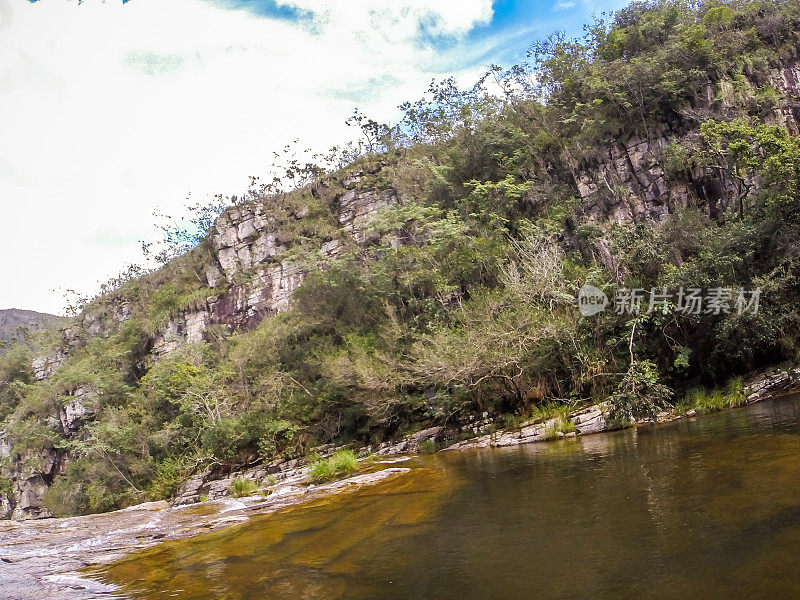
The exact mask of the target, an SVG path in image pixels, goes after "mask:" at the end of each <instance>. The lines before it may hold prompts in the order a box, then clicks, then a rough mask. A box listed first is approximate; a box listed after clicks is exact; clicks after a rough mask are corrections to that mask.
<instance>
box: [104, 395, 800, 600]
mask: <svg viewBox="0 0 800 600" xmlns="http://www.w3.org/2000/svg"><path fill="white" fill-rule="evenodd" d="M103 577H104V578H105V579H106V580H108V581H113V582H116V583H119V584H121V585H123V587H124V589H126V590H127V591H128V592H129V594H130V596H131V597H133V598H147V599H151V598H159V599H161V598H182V599H183V598H185V599H192V600H204V599H212V598H213V599H237V600H239V599H248V600H249V599H265V600H267V599H272V598H275V599H287V600H292V599H295V598H309V599H311V598H314V599H317V598H319V599H328V598H330V599H335V598H342V599H345V598H346V599H348V600H351V599H355V600H358V599H378V598H380V599H395V598H396V599H401V598H414V599H418V598H434V599H454V600H467V599H473V598H474V599H495V598H496V599H498V600H499V599H502V600H511V599H517V598H519V599H523V598H524V599H526V600H531V599H542V600H550V599H553V600H555V599H587V600H588V599H592V600H596V599H601V598H602V599H605V598H608V599H615V600H620V599H623V600H625V599H634V598H635V599H641V598H653V599H668V598H669V599H680V600H687V599H698V600H699V599H703V600H712V599H717V598H719V599H722V598H725V599H729V598H748V599H751V598H752V599H759V598H760V599H772V598H775V599H781V600H784V599H790V598H800V397H793V398H787V399H783V400H780V401H774V402H765V403H761V404H756V405H753V406H750V407H747V408H743V409H738V410H734V411H728V412H723V413H718V414H716V415H711V416H705V417H701V418H697V419H694V420H683V421H678V422H676V423H673V424H670V425H665V426H659V427H655V428H652V429H649V430H644V431H643V430H640V431H638V432H634V431H626V432H618V433H614V434H603V435H596V436H588V437H585V438H578V439H575V440H570V441H566V440H565V441H561V442H555V443H551V444H534V445H529V446H522V447H518V448H511V449H503V450H498V449H494V450H488V449H487V450H480V451H472V452H462V453H456V452H453V453H441V454H437V455H435V456H432V457H427V458H424V459H420V460H419V462H417V463H415V469H414V471H413V472H412V473H411V474H408V475H405V476H399V477H396V478H394V479H391V480H389V481H386V482H384V483H382V484H379V485H377V486H374V487H372V488H370V489H366V490H362V491H360V492H356V493H352V494H347V495H344V496H342V497H339V498H335V499H328V500H324V501H318V502H315V503H314V504H311V505H305V506H302V507H295V508H291V509H287V510H284V511H282V512H280V513H277V514H274V515H267V516H263V517H256V518H255V519H253V520H252V521H250V522H249V523H246V524H244V525H241V526H238V527H234V528H231V529H227V530H225V531H221V532H216V533H212V534H208V535H205V536H200V537H197V538H193V539H190V540H183V541H179V542H169V543H165V544H162V545H161V546H158V547H156V548H152V549H150V550H147V551H143V552H139V553H136V554H133V555H131V556H130V557H128V558H126V559H124V560H123V561H120V562H118V563H116V564H114V565H112V566H110V567H109V568H107V569H106V570H105V571H104V572H103Z"/></svg>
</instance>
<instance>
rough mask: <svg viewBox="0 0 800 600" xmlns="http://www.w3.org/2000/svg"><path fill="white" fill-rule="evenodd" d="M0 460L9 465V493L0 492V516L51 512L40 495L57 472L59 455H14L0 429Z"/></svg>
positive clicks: (25, 516) (38, 515) (29, 516)
mask: <svg viewBox="0 0 800 600" xmlns="http://www.w3.org/2000/svg"><path fill="white" fill-rule="evenodd" d="M0 460H2V461H4V462H8V463H10V465H11V472H10V475H11V477H10V482H11V493H10V494H6V493H0V519H8V518H11V519H14V520H21V519H38V518H42V517H50V516H52V514H51V513H50V511H49V510H48V509H47V507H46V506H45V505H44V502H43V501H42V498H44V495H45V493H46V492H47V490H48V488H49V486H50V483H51V482H52V480H53V477H55V475H56V474H57V473H58V472H59V470H60V467H61V464H60V457H59V455H58V453H57V452H56V451H55V450H44V451H42V452H41V453H39V454H26V455H24V456H15V455H14V453H13V448H12V447H11V444H10V443H9V442H8V440H7V439H6V437H5V436H4V434H3V433H2V432H0Z"/></svg>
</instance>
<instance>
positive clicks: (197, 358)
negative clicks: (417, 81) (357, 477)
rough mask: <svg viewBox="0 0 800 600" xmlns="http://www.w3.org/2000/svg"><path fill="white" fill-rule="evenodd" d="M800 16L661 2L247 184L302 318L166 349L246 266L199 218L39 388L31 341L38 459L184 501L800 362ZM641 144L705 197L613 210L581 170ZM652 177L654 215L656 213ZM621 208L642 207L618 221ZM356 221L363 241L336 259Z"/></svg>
mask: <svg viewBox="0 0 800 600" xmlns="http://www.w3.org/2000/svg"><path fill="white" fill-rule="evenodd" d="M798 32H800V6H799V5H798V4H797V2H793V1H768V0H760V1H753V2H738V1H737V2H728V3H722V2H706V3H703V4H700V5H695V4H688V3H683V2H678V1H675V2H655V3H642V2H636V3H634V4H631V5H630V6H629V7H627V8H625V9H623V10H621V11H619V12H618V13H617V14H616V15H615V16H614V18H613V19H612V20H611V21H609V22H597V23H595V24H594V25H593V26H592V27H589V28H588V29H587V35H586V38H585V39H584V40H566V39H563V38H561V37H559V36H554V37H551V38H549V39H548V40H545V41H543V42H541V43H539V44H536V45H535V46H534V47H533V48H532V49H531V52H530V60H531V64H529V65H520V66H518V67H515V68H513V69H510V70H503V69H499V68H497V69H492V70H491V71H490V73H489V74H488V75H487V78H485V79H484V81H483V82H481V84H480V85H478V86H476V87H475V88H473V89H470V90H459V89H457V88H456V87H455V86H454V85H453V82H452V81H445V82H442V83H441V84H437V85H433V86H432V87H431V90H430V91H429V94H428V95H427V96H426V97H425V98H424V99H423V100H421V101H419V102H417V103H413V104H412V103H409V104H407V105H404V107H403V109H404V120H403V122H402V123H401V124H400V125H399V126H398V127H395V128H389V127H385V126H380V125H377V124H375V123H373V122H366V121H365V120H363V119H362V120H361V121H360V122H359V124H360V125H361V126H362V128H363V130H364V133H365V135H366V137H367V139H368V140H369V150H370V152H369V153H367V154H366V155H365V156H362V157H359V158H357V159H356V160H355V162H354V163H353V164H351V165H348V166H346V167H345V168H343V169H342V170H341V171H337V172H333V173H326V174H322V173H321V172H320V171H319V170H318V169H310V170H309V169H307V170H305V171H303V172H304V173H305V174H308V173H309V172H310V173H312V175H314V176H315V181H314V182H313V183H309V184H308V185H305V186H304V187H301V188H299V189H297V190H295V191H293V192H289V193H282V192H279V193H271V191H270V190H268V189H266V188H264V189H262V191H261V193H252V194H251V195H250V196H248V197H247V198H246V199H245V205H247V203H251V204H260V205H263V206H264V207H265V212H266V213H269V214H270V215H272V217H273V218H274V219H275V222H276V223H277V225H276V227H275V231H276V236H277V237H278V238H279V239H278V242H277V243H279V244H281V245H282V246H281V247H283V248H286V250H285V252H284V253H283V254H281V255H279V256H277V257H275V258H274V260H275V261H288V262H292V263H293V264H298V265H301V266H302V268H303V269H305V271H307V274H306V276H305V280H304V282H303V285H302V287H300V288H299V289H298V290H297V291H295V292H294V293H293V295H292V298H291V302H290V304H289V307H288V309H287V310H284V311H282V312H280V313H278V314H276V315H274V316H270V317H268V318H265V319H263V320H261V321H260V323H258V324H257V325H255V327H250V328H248V327H244V328H242V329H240V330H239V331H235V332H231V331H230V330H229V329H227V328H226V327H223V326H221V325H220V326H218V325H211V326H209V327H208V328H207V329H206V331H205V335H204V339H205V341H204V342H201V343H194V344H188V345H183V346H182V347H180V348H178V349H176V350H173V351H172V352H169V353H167V354H165V355H163V356H161V357H160V358H158V360H154V357H153V355H152V350H153V345H154V340H155V339H156V337H157V336H158V335H159V333H160V332H162V331H163V329H164V328H165V327H166V326H167V325H168V323H169V322H170V320H171V319H172V318H174V317H176V316H177V315H180V314H181V313H183V312H184V311H186V310H187V309H190V308H191V307H192V306H194V305H196V304H198V303H202V302H204V301H205V299H206V298H207V297H208V296H212V295H217V296H219V295H221V294H222V293H224V292H225V289H226V288H225V285H227V284H225V285H219V284H215V283H212V282H210V281H209V280H208V278H207V276H206V275H205V269H206V267H207V266H208V265H209V264H210V262H211V261H212V260H213V258H214V248H213V246H212V244H211V243H210V241H209V239H208V238H202V236H201V237H200V238H197V239H194V238H193V237H192V235H191V234H190V235H188V237H183V238H180V239H179V240H178V242H179V243H186V245H185V246H184V249H188V248H193V249H191V250H190V251H189V252H188V253H186V254H184V255H183V256H181V257H180V258H177V259H175V260H173V261H172V262H170V263H168V264H167V265H166V266H165V267H164V268H163V269H161V270H159V271H157V272H154V273H150V274H146V275H144V276H142V277H139V278H132V279H130V280H129V281H120V282H119V284H120V285H119V286H118V287H116V289H114V290H110V291H109V292H108V293H107V294H106V295H104V296H102V297H100V298H98V299H95V300H94V301H92V302H91V303H90V304H89V305H87V306H86V308H85V310H84V318H83V320H80V319H78V320H77V321H76V325H75V327H74V331H73V332H72V335H73V339H76V340H78V341H79V343H75V344H74V346H73V348H72V350H70V355H69V357H68V359H67V360H66V362H65V363H64V364H63V365H61V366H60V368H58V369H57V370H55V373H54V374H53V375H52V376H51V377H50V378H49V379H47V380H45V381H38V382H35V381H34V377H33V373H32V372H31V370H30V369H29V368H28V366H27V365H28V364H29V362H30V359H31V358H32V357H27V358H26V357H24V354H23V350H14V351H13V352H8V353H7V354H6V356H5V357H4V358H3V362H2V364H0V417H5V418H6V421H5V423H4V424H3V425H2V429H4V430H5V432H6V436H7V437H8V439H9V440H10V441H11V443H12V444H13V454H14V456H19V457H23V456H24V457H28V460H31V461H34V460H35V458H36V457H37V456H40V455H41V454H42V452H45V453H46V452H47V451H48V450H49V449H53V448H55V449H56V451H57V452H59V453H61V455H65V454H66V455H68V456H69V457H70V459H69V460H68V461H67V463H66V466H65V467H64V469H63V473H62V474H60V475H58V476H57V477H56V478H55V481H54V483H53V485H52V486H51V487H50V491H49V492H48V495H47V498H46V501H47V504H48V506H49V507H50V508H51V509H52V510H53V511H54V512H56V513H58V514H67V513H79V512H92V511H101V510H108V509H112V508H115V507H119V506H123V505H125V504H129V503H133V502H137V501H141V500H145V499H155V498H163V497H168V496H170V495H171V494H173V493H174V492H175V490H176V487H177V485H178V484H179V483H180V481H181V480H182V479H183V478H184V477H186V476H187V475H189V474H190V473H192V472H195V471H197V470H199V469H201V468H205V467H214V468H222V469H224V468H230V467H232V466H236V465H242V464H249V463H252V462H254V461H257V460H262V459H271V458H274V457H276V456H299V455H303V454H305V453H307V452H309V451H310V449H311V448H313V447H314V446H315V445H319V444H324V443H329V442H337V443H339V442H348V441H356V442H358V443H370V442H377V441H381V440H383V439H385V438H387V437H389V436H392V435H397V434H399V433H403V432H405V431H408V430H410V429H412V428H415V427H420V426H422V424H428V423H438V424H447V423H452V422H454V421H458V419H460V418H462V417H463V416H464V415H468V414H471V413H475V412H483V411H491V412H495V413H501V414H507V415H524V414H530V413H531V412H532V411H534V410H536V409H537V407H540V406H544V405H547V406H551V403H556V404H574V403H575V402H578V401H581V400H588V399H609V400H610V401H611V403H612V412H613V416H614V417H615V418H618V419H619V420H620V421H624V420H626V419H630V418H631V417H641V416H643V415H646V414H648V413H651V412H652V411H654V410H657V409H658V408H659V407H661V406H665V405H666V404H667V403H669V402H671V401H674V400H675V394H676V393H677V394H679V395H682V394H683V393H684V392H685V390H686V389H688V388H690V387H694V386H697V385H699V384H704V385H717V384H722V383H724V382H725V381H726V380H727V379H728V378H730V377H733V376H735V375H737V374H741V373H744V372H746V371H747V370H750V369H752V368H754V367H757V366H759V365H763V364H767V363H772V362H778V361H780V360H786V359H796V358H797V357H798V356H797V353H798V336H799V335H800V314H799V313H798V306H799V304H798V299H800V265H799V264H798V260H799V259H800V251H798V245H799V243H800V221H798V212H800V197H798V194H799V193H800V191H799V190H798V185H799V184H798V182H799V181H800V142H799V141H798V138H797V137H796V136H795V135H792V134H791V133H790V132H789V131H788V130H787V128H786V127H794V130H793V133H795V134H796V131H797V125H798V124H799V123H800V122H799V121H798V114H799V112H798V111H800V109H799V108H798V98H797V96H796V93H797V89H798V84H797V82H796V81H795V82H794V83H791V81H790V82H789V86H788V87H785V86H784V89H782V88H781V87H780V86H778V85H776V77H778V76H781V75H780V74H781V73H784V72H785V71H787V70H789V71H791V72H792V73H794V75H792V76H793V77H796V74H797V73H798V72H800V71H798V66H797V65H798V35H799V34H798ZM776 74H777V75H776ZM490 81H491V82H492V84H491V86H490V85H489V83H488V82H490ZM792 81H794V80H792ZM784 83H786V81H785V80H784ZM792 85H793V86H794V88H792ZM792 89H794V91H792ZM487 90H490V91H491V93H490V91H487ZM498 90H499V91H500V93H497V91H498ZM787 90H788V91H787ZM793 94H794V95H793ZM631 140H636V143H637V144H644V145H645V146H647V151H648V152H649V153H650V154H651V155H656V156H657V157H658V160H659V161H660V164H661V165H663V179H662V180H661V181H662V184H663V185H664V186H666V187H668V188H673V189H682V190H686V192H685V198H686V200H687V201H686V202H685V203H683V204H681V203H680V202H677V201H674V200H672V201H664V200H662V201H661V203H662V204H663V203H664V202H666V203H667V204H668V206H666V207H665V210H663V211H661V212H658V210H659V206H660V205H659V203H658V202H655V201H652V200H651V199H647V198H648V194H649V193H650V192H649V191H648V190H649V189H650V188H647V189H644V188H645V187H647V186H645V185H644V184H641V183H636V182H635V181H634V182H633V183H630V184H628V186H627V187H626V186H625V185H618V184H616V183H614V184H613V185H612V183H613V182H609V181H608V179H606V180H605V183H604V185H603V184H602V177H600V179H601V185H600V189H599V191H598V192H597V193H596V194H595V196H596V197H595V199H594V200H592V202H593V206H595V207H596V206H599V207H600V208H593V209H592V210H599V211H600V212H599V213H597V214H601V215H603V216H602V218H597V217H596V216H590V214H589V212H590V211H589V210H588V209H587V195H586V194H584V193H582V192H581V190H580V189H579V186H578V182H579V181H581V174H583V173H596V172H598V169H599V167H600V166H601V165H602V164H605V163H611V162H613V160H614V158H615V157H613V156H611V157H609V154H608V152H609V151H608V148H609V146H610V145H611V144H613V143H620V144H623V145H625V144H627V143H628V142H629V141H631ZM660 140H666V142H667V143H664V144H662V143H661V141H660ZM631 168H632V169H633V171H634V172H636V171H637V169H638V168H639V167H638V166H637V165H632V167H631ZM356 169H360V170H361V171H362V172H364V173H366V174H365V175H364V176H363V177H362V180H361V182H360V184H359V185H360V186H362V187H370V186H371V187H372V188H374V189H376V190H384V189H389V188H391V189H393V190H395V191H396V193H397V195H398V197H399V199H400V202H399V203H397V204H395V205H392V206H390V207H388V208H386V209H384V210H383V211H382V212H381V213H380V214H379V216H378V218H377V219H375V220H374V221H372V222H371V223H370V224H369V225H368V226H366V227H365V230H364V231H363V232H362V233H363V236H364V239H363V240H362V241H361V243H359V244H356V243H353V242H352V241H350V242H347V241H346V240H345V238H344V237H342V236H341V228H340V224H339V222H338V221H337V218H336V215H335V213H334V207H335V205H336V203H337V202H338V200H337V198H338V197H339V196H340V195H341V193H342V192H343V191H344V190H345V189H346V184H345V183H344V181H345V179H346V178H347V177H348V176H349V174H350V173H351V172H352V171H353V170H356ZM298 172H299V171H298ZM662 184H659V185H662ZM636 186H639V187H641V188H642V189H643V190H644V191H641V190H640V191H641V194H640V195H641V196H642V197H644V198H646V199H647V200H646V202H647V203H649V208H647V207H645V209H643V210H640V209H642V207H641V206H634V205H635V204H636V202H639V201H638V200H636V201H634V200H632V197H633V196H632V190H634V191H635V190H636V189H638V188H637V187H636ZM620 207H622V208H623V209H625V210H626V211H628V213H627V214H632V215H633V217H632V218H630V219H617V218H614V217H613V215H614V214H619V210H621V209H620ZM615 210H617V213H615V212H614V211H615ZM648 211H649V212H648ZM653 211H655V212H653ZM656 213H657V214H658V215H660V216H658V217H657V218H655V217H654V215H655V214H656ZM298 214H303V215H304V216H303V218H302V219H296V218H294V217H293V215H298ZM592 214H594V213H592ZM205 225H206V227H207V226H208V225H209V223H208V222H206V223H205ZM337 236H338V237H337ZM179 237H180V236H179ZM337 239H339V240H340V241H342V245H341V252H339V253H338V254H337V255H335V256H328V257H324V258H323V259H320V258H319V256H317V254H316V252H317V249H319V248H320V244H321V243H322V242H328V241H330V240H337ZM187 240H188V242H187ZM173 241H175V240H174V239H173ZM276 264H278V263H277V262H276ZM236 277H237V281H236V283H237V284H239V283H241V284H245V283H247V282H248V281H249V279H248V278H251V277H252V271H251V270H248V269H242V271H241V272H240V273H238V274H237V275H236ZM585 283H589V284H591V285H593V286H595V287H597V288H599V289H601V290H604V291H605V292H607V293H608V294H609V295H610V296H611V297H612V298H613V295H614V290H615V289H618V288H620V287H627V288H641V289H644V290H648V291H649V290H650V289H651V288H654V289H659V290H660V289H663V288H664V287H667V288H670V289H677V288H679V287H684V288H704V289H706V288H712V287H713V288H726V289H732V290H738V289H740V288H744V289H746V290H753V289H756V288H760V289H761V290H762V295H761V298H760V306H759V311H758V313H757V314H752V313H744V314H738V313H737V312H736V311H731V312H730V313H727V314H725V313H720V314H713V313H710V314H697V315H694V314H683V313H681V312H679V311H677V310H676V307H675V306H674V305H669V306H666V307H664V309H663V310H662V309H661V308H659V310H656V311H653V312H649V313H648V312H646V311H643V312H642V313H641V314H639V315H631V314H616V312H615V311H613V310H607V311H605V312H603V313H601V314H598V315H596V316H592V317H582V316H581V315H580V314H579V313H578V311H577V310H576V302H575V297H576V295H577V293H578V290H579V289H580V288H581V286H583V285H584V284H585ZM214 285H216V286H217V287H214ZM211 288H213V289H211ZM121 306H124V307H126V308H125V310H127V311H129V314H128V315H127V317H126V318H125V319H124V323H122V324H121V325H120V324H119V321H120V320H119V319H118V320H117V321H114V319H113V318H112V316H113V315H114V314H115V311H119V309H120V307H121ZM86 315H91V316H92V319H87V318H86ZM87 323H89V324H88V325H87ZM95 323H100V324H101V326H100V328H99V329H98V331H97V332H95V333H91V332H90V330H91V327H90V325H92V324H95ZM103 323H110V324H111V325H109V326H108V327H107V329H106V330H103V327H102V324H103ZM114 323H117V325H113V324H114ZM76 389H84V390H87V391H88V393H87V394H85V396H84V397H85V398H87V400H86V403H87V405H86V406H85V408H86V412H85V414H83V415H82V418H81V419H80V420H76V421H75V425H74V430H69V431H67V432H65V431H64V427H65V426H64V425H63V424H62V425H59V424H55V423H53V422H52V417H53V415H58V414H59V411H60V410H63V407H64V406H65V405H67V404H68V403H70V402H71V401H72V400H73V398H74V392H75V390H76ZM511 419H512V420H513V417H511ZM62 421H64V419H62ZM556 434H557V432H554V435H556ZM321 464H322V463H321ZM320 469H323V470H324V467H320Z"/></svg>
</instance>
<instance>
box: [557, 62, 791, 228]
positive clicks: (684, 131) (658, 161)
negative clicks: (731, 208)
mask: <svg viewBox="0 0 800 600" xmlns="http://www.w3.org/2000/svg"><path fill="white" fill-rule="evenodd" d="M739 86H740V87H741V86H742V83H741V82H739ZM765 86H766V87H768V89H772V90H777V91H779V93H780V96H781V98H780V100H779V101H778V102H777V103H776V104H774V105H771V106H768V107H765V108H764V109H762V111H761V112H762V115H761V118H762V119H763V120H764V121H765V122H766V123H767V124H774V125H780V126H782V127H784V128H786V129H787V130H788V131H789V132H790V133H791V134H792V135H798V129H799V128H800V60H798V59H792V60H787V61H785V62H783V63H782V64H781V65H780V66H778V67H776V68H774V69H772V70H770V71H769V72H768V74H767V75H766V76H764V75H763V74H761V75H759V77H758V78H752V79H749V80H745V84H744V87H745V90H744V91H741V90H738V91H737V90H736V89H734V86H733V84H732V83H731V82H730V81H728V80H721V81H719V82H716V83H712V82H709V83H708V85H707V86H706V89H705V94H703V95H701V96H700V97H699V98H697V101H696V104H695V106H693V107H691V108H687V110H686V111H685V112H686V115H685V118H683V119H681V120H673V121H670V122H665V123H662V124H661V125H660V126H659V127H657V128H654V129H651V130H650V131H648V135H635V136H631V137H625V138H619V139H614V140H609V142H608V143H607V144H606V145H605V146H603V147H600V148H598V149H597V154H598V155H599V156H597V158H596V159H595V160H590V161H588V164H586V163H583V164H579V165H574V166H573V168H572V174H573V178H574V181H575V186H576V188H577V191H578V194H579V196H580V199H581V202H582V205H583V212H584V214H585V215H586V216H587V217H588V218H589V219H591V220H593V221H595V222H598V223H602V222H605V221H609V220H610V221H612V222H615V223H634V222H639V221H642V220H650V221H655V222H659V221H663V220H664V219H666V218H667V216H668V215H669V214H670V213H672V212H674V211H675V210H676V209H679V208H686V207H688V206H693V205H697V204H699V205H703V206H705V208H706V210H707V212H708V214H709V215H710V216H711V217H712V218H715V219H716V218H718V217H719V215H721V214H722V213H723V212H724V211H725V209H726V208H728V203H729V202H730V201H731V199H733V198H735V197H736V195H737V190H736V189H735V186H734V184H733V182H732V181H731V180H730V179H726V178H724V177H722V176H721V175H720V173H719V172H717V171H714V170H713V169H710V168H702V167H695V168H690V169H688V170H687V171H686V172H684V173H681V174H680V176H679V177H675V176H670V175H671V174H670V173H669V171H670V168H669V166H668V165H667V164H666V163H667V159H666V157H665V149H666V148H667V147H668V146H669V145H671V144H677V145H680V146H692V145H693V144H696V143H697V137H698V129H699V125H700V122H701V121H702V120H704V119H706V118H716V119H720V118H723V119H724V118H734V117H737V116H740V115H741V114H743V112H744V111H743V107H742V106H741V102H740V101H738V100H739V98H741V97H742V95H743V96H744V98H746V99H751V98H752V97H753V96H754V95H755V90H756V89H759V88H762V89H764V88H765Z"/></svg>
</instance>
